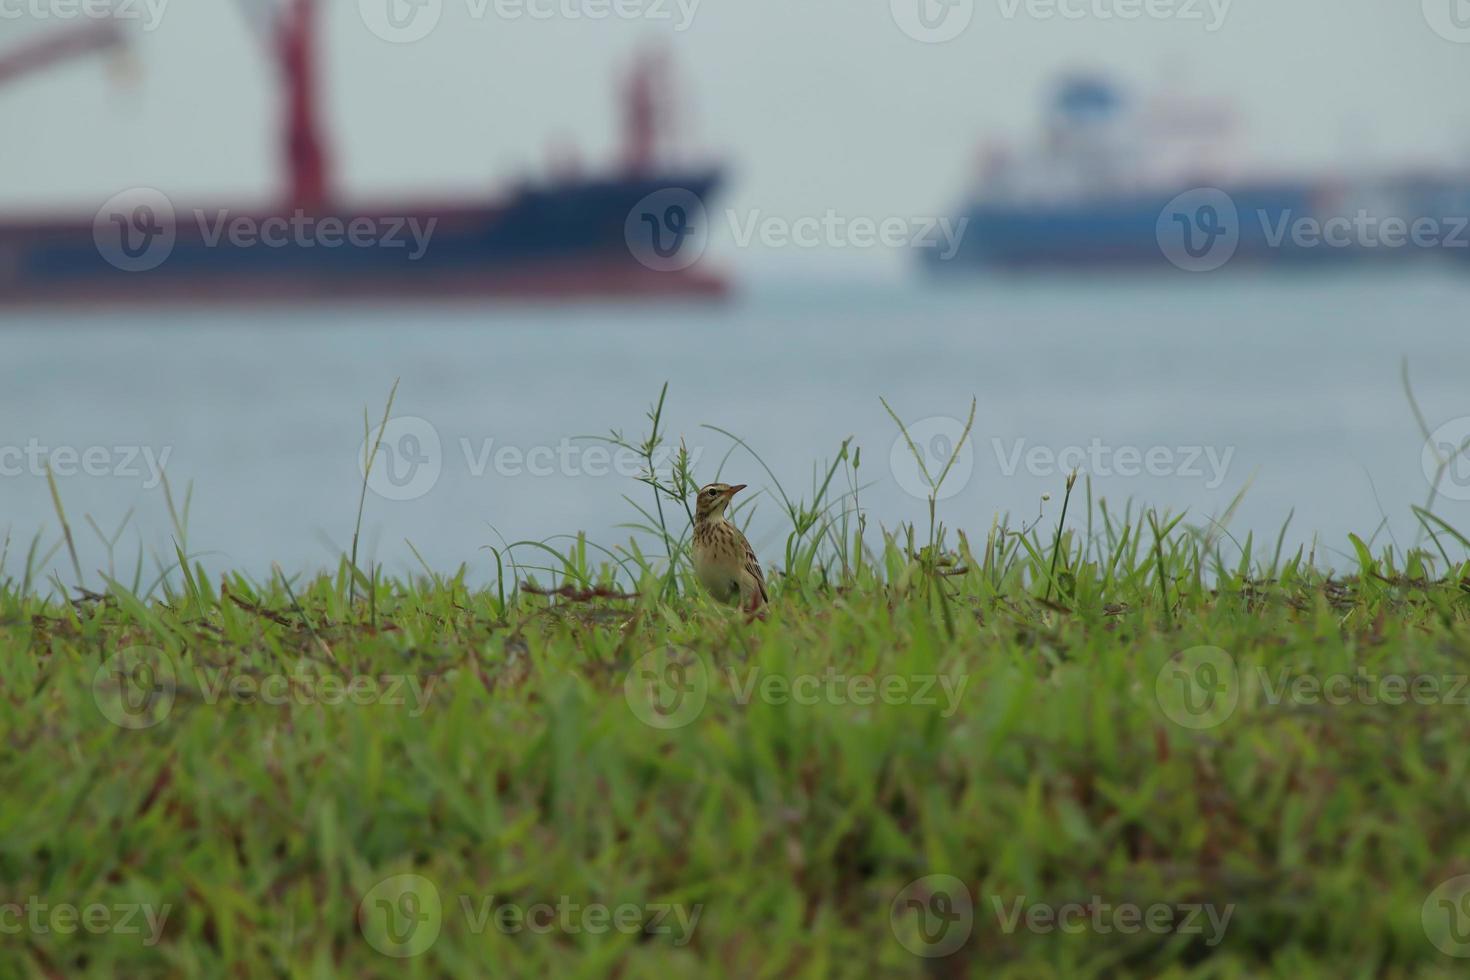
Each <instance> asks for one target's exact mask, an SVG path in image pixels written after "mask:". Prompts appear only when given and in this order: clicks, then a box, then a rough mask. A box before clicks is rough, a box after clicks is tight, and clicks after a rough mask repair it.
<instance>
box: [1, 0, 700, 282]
mask: <svg viewBox="0 0 1470 980" xmlns="http://www.w3.org/2000/svg"><path fill="white" fill-rule="evenodd" d="M316 3H317V0H282V3H281V4H280V5H273V6H272V7H271V12H270V15H269V20H268V22H267V30H266V31H265V32H264V34H265V37H266V38H267V40H268V42H269V45H270V47H271V49H272V52H273V54H274V56H275V57H276V59H277V61H278V62H279V67H280V71H281V75H282V79H283V82H284V88H285V97H286V98H285V113H284V115H285V120H284V127H283V128H284V133H283V137H284V138H283V143H284V157H285V161H286V169H287V178H288V188H287V193H286V195H285V200H284V201H283V202H282V205H280V206H277V207H275V208H270V209H267V210H265V211H261V210H259V209H257V210H249V209H237V208H231V207H224V206H213V207H207V208H206V207H197V206H193V205H190V206H188V207H187V208H185V207H175V205H174V202H172V201H171V200H169V199H168V198H167V197H165V196H164V195H162V194H161V193H159V192H158V191H155V190H151V189H134V190H132V191H129V192H125V193H124V194H120V195H118V196H117V197H115V198H114V199H113V200H112V201H109V202H108V204H107V205H104V206H103V209H102V210H101V211H99V212H98V213H97V214H96V215H95V216H94V215H90V214H89V215H85V216H81V215H73V216H60V217H40V218H36V219H11V220H6V219H4V218H0V304H26V305H32V304H54V303H78V302H80V303H94V304H111V303H118V302H123V303H157V302H161V301H170V300H182V301H188V302H195V301H197V302H213V301H226V302H249V301H260V300H267V301H277V300H293V299H307V300H309V299H332V300H351V299H357V298H398V297H403V298H413V299H437V298H455V297H492V298H499V297H505V298H528V299H540V298H546V299H565V298H583V297H585V298H601V297H618V296H637V297H659V296H695V297H718V296H720V295H723V294H724V292H725V289H726V284H725V282H724V281H723V279H722V278H720V277H719V276H717V275H713V274H709V273H707V272H705V271H703V270H702V269H701V268H700V267H699V265H698V264H697V261H696V260H697V259H698V255H694V256H692V257H684V256H679V255H675V254H674V252H675V251H676V250H677V249H678V248H681V247H683V248H693V247H697V246H698V245H699V244H701V243H702V239H698V238H697V237H696V236H695V234H694V232H695V229H693V228H692V227H690V225H689V222H688V220H687V217H686V215H685V210H687V209H681V210H680V211H679V214H678V215H677V217H678V219H679V220H678V222H675V221H673V220H670V219H668V217H667V216H666V215H665V214H664V213H663V211H664V210H665V208H666V207H676V206H677V205H672V204H665V202H668V201H676V202H678V201H691V200H692V201H695V202H698V203H699V204H702V203H703V202H705V201H707V200H708V199H709V198H710V196H711V195H712V194H714V193H715V192H716V191H717V189H718V187H719V185H720V183H721V174H720V172H719V169H718V168H717V167H688V168H678V167H672V166H669V165H666V164H665V163H664V161H663V159H662V152H661V151H662V150H663V148H664V143H665V140H666V133H665V132H664V128H665V124H666V115H667V106H668V102H669V99H670V97H671V95H672V93H671V91H670V90H669V86H668V79H667V71H666V67H667V66H666V62H665V61H664V60H663V58H661V57H660V56H658V55H656V54H655V55H647V56H645V57H643V58H642V59H640V61H639V62H638V64H637V66H636V67H635V69H634V71H633V72H632V73H631V75H630V77H629V79H628V81H627V83H626V87H625V90H624V99H625V105H624V116H625V118H624V123H625V134H624V140H625V147H624V152H623V158H622V160H621V165H620V166H619V167H614V168H610V171H609V172H608V173H606V174H602V175H589V176H579V175H571V174H559V175H556V176H550V177H547V178H545V179H543V180H540V181H536V182H527V183H525V184H523V185H521V186H518V187H517V188H515V189H514V190H513V191H511V192H509V193H507V194H506V195H505V196H504V197H503V198H502V199H499V200H485V201H472V202H450V203H441V204H432V203H427V202H418V203H415V202H402V203H397V202H394V203H379V204H376V205H373V206H370V207H360V206H356V205H347V204H343V203H341V202H339V201H338V200H337V198H336V196H335V195H334V194H333V192H332V188H331V182H330V179H329V168H328V164H327V156H328V154H327V153H326V151H325V149H324V141H323V139H322V136H321V131H320V127H319V125H318V119H317V102H318V99H317V86H316V77H315V62H316V46H315V40H316V37H315V21H316ZM125 41H126V37H125V35H124V33H123V31H122V29H121V27H120V26H119V24H118V23H117V22H116V21H115V20H112V19H105V20H101V21H94V22H92V23H90V24H88V25H86V26H84V27H81V28H79V29H72V30H69V31H65V32H62V33H59V34H55V35H51V36H49V37H46V38H44V39H43V40H42V41H40V42H39V43H33V44H30V45H27V46H25V47H23V48H20V49H18V50H15V51H13V52H11V53H10V54H9V55H8V56H5V57H0V84H4V83H5V82H6V81H8V80H10V79H13V78H15V77H18V76H20V75H24V74H28V73H30V72H31V71H34V70H37V69H40V68H44V67H48V66H50V65H53V64H55V63H57V62H60V61H63V60H67V59H70V58H75V57H78V56H82V55H86V54H89V53H94V52H100V51H106V50H108V49H117V48H121V47H122V46H123V45H124V44H125ZM650 196H651V197H650ZM640 202H644V204H643V205H642V206H640ZM650 202H651V203H650ZM635 209H636V210H640V211H641V210H650V211H651V213H650V214H646V215H640V214H635ZM664 224H667V225H668V226H669V229H668V230H670V231H671V232H676V233H677V234H671V236H670V238H669V239H668V240H667V241H665V240H661V239H659V238H658V237H657V236H659V235H660V234H661V232H662V231H663V230H664V229H663V228H662V227H661V226H662V225H664ZM242 227H243V228H247V229H250V230H251V234H248V235H245V236H241V235H239V234H236V233H235V232H234V231H233V230H232V229H237V228H242ZM639 235H642V236H643V237H650V236H653V237H654V240H653V241H652V242H651V243H641V242H639V241H638V240H637V236H639ZM671 255H672V256H673V257H672V258H671Z"/></svg>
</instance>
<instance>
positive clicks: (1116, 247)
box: [921, 184, 1467, 274]
mask: <svg viewBox="0 0 1470 980" xmlns="http://www.w3.org/2000/svg"><path fill="white" fill-rule="evenodd" d="M1181 195H1182V196H1181ZM1458 196H1459V197H1460V198H1461V199H1460V200H1459V201H1455V200H1453V199H1454V198H1455V197H1457V195H1456V194H1454V193H1451V192H1449V191H1446V190H1444V189H1440V190H1436V191H1432V192H1427V193H1416V194H1414V195H1410V196H1408V197H1406V198H1405V199H1404V201H1405V202H1408V203H1403V202H1401V206H1399V207H1397V208H1396V209H1395V211H1394V213H1395V214H1396V215H1399V216H1400V217H1401V218H1402V219H1403V220H1404V221H1405V223H1410V222H1412V221H1413V220H1415V219H1416V218H1418V217H1423V216H1430V217H1434V218H1435V219H1436V221H1437V227H1438V228H1439V229H1440V232H1441V238H1443V237H1444V236H1445V235H1448V234H1449V233H1450V232H1452V231H1453V230H1454V227H1453V224H1452V222H1453V215H1464V214H1466V213H1467V212H1466V210H1465V208H1464V204H1465V201H1464V199H1463V195H1458ZM1220 197H1221V194H1220V192H1215V193H1214V194H1212V195H1210V196H1209V197H1204V196H1201V195H1200V194H1199V192H1194V191H1190V192H1183V191H1181V192H1177V193H1176V192H1169V193H1158V194H1150V195H1137V196H1128V197H1118V198H1115V199H1106V200H1101V199H1100V200H1089V201H1086V202H1069V203H1062V204H1054V205H1032V204H1025V205H1022V204H1014V205H1011V204H994V203H980V204H976V205H973V206H971V207H970V208H969V209H967V210H966V211H964V212H963V213H962V214H961V219H962V220H964V221H965V227H964V230H963V233H962V235H961V240H960V245H959V246H958V248H957V249H955V250H954V252H953V254H951V255H945V254H944V251H943V246H942V245H939V246H930V247H924V248H923V249H922V252H921V257H922V259H923V262H924V264H925V266H926V267H927V268H928V269H929V270H930V271H932V272H934V273H936V274H943V273H973V272H975V271H977V270H984V269H996V270H1005V269H1013V270H1015V269H1033V268H1048V267H1051V268H1086V267H1125V268H1138V269H1159V270H1172V269H1175V268H1179V267H1183V268H1197V269H1210V268H1215V267H1219V266H1223V265H1226V264H1228V265H1230V266H1251V265H1254V266H1262V265H1292V266H1302V265H1324V264H1338V263H1342V262H1352V261H1366V260H1383V259H1403V258H1407V257H1410V256H1414V255H1419V256H1422V255H1424V254H1426V253H1430V252H1434V253H1436V254H1439V253H1443V252H1444V251H1445V249H1444V248H1442V247H1440V246H1441V244H1442V242H1441V241H1440V240H1436V242H1435V243H1434V244H1433V245H1430V246H1428V247H1424V246H1421V245H1416V244H1414V243H1413V242H1412V241H1406V242H1404V243H1403V244H1402V245H1400V246H1396V247H1388V246H1383V245H1378V246H1376V247H1374V246H1372V245H1368V246H1365V245H1364V244H1363V243H1362V242H1361V241H1358V240H1357V239H1356V238H1354V237H1353V236H1354V235H1355V233H1353V232H1346V234H1347V235H1348V240H1346V241H1335V242H1334V243H1326V242H1323V241H1321V240H1319V239H1314V238H1312V236H1311V235H1310V234H1308V235H1307V236H1306V238H1305V239H1303V238H1302V237H1300V236H1299V235H1298V233H1297V230H1298V229H1299V228H1301V227H1303V225H1302V222H1303V219H1309V221H1310V222H1312V223H1314V224H1315V226H1316V227H1321V226H1323V225H1324V224H1325V223H1326V222H1328V221H1330V220H1332V219H1334V218H1336V219H1339V224H1340V221H1341V219H1343V218H1348V219H1351V218H1352V217H1353V215H1354V214H1355V213H1356V210H1357V209H1356V208H1350V207H1348V206H1347V205H1345V203H1344V201H1345V199H1346V195H1344V194H1342V193H1341V192H1340V191H1337V190H1334V191H1327V190H1325V189H1323V188H1319V187H1317V186H1313V185H1308V184H1281V185H1260V186H1253V187H1246V188H1231V189H1229V190H1228V191H1226V192H1224V195H1223V197H1224V198H1225V199H1226V200H1227V201H1228V203H1229V205H1230V206H1232V207H1233V213H1231V211H1230V208H1228V207H1221V206H1216V205H1217V201H1218V199H1219V198H1220ZM1452 205H1458V206H1457V207H1456V206H1452ZM1446 220H1448V221H1450V222H1451V223H1450V224H1446V223H1445V222H1446ZM1307 227H1308V230H1309V231H1310V227H1311V226H1307ZM1338 231H1340V232H1342V231H1343V229H1342V228H1341V227H1339V228H1338ZM1340 238H1341V235H1339V239H1340ZM1227 251H1228V255H1227V254H1226V252H1227ZM1212 252H1213V253H1214V254H1213V255H1212V254H1211V253H1212ZM1217 262H1218V265H1217V264H1216V263H1217Z"/></svg>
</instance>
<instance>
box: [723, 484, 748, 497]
mask: <svg viewBox="0 0 1470 980" xmlns="http://www.w3.org/2000/svg"><path fill="white" fill-rule="evenodd" d="M745 487H746V484H744V483H737V484H735V485H734V486H733V487H731V488H730V489H729V490H727V491H725V496H727V497H733V496H735V495H736V494H737V493H739V492H740V491H741V490H744V489H745Z"/></svg>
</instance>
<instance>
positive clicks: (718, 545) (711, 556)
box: [692, 483, 766, 612]
mask: <svg viewBox="0 0 1470 980" xmlns="http://www.w3.org/2000/svg"><path fill="white" fill-rule="evenodd" d="M744 489H745V484H743V483H737V484H735V485H734V486H731V485H729V484H728V483H711V484H709V485H708V486H704V487H700V489H699V496H698V497H697V498H696V500H695V505H694V545H693V548H692V551H693V553H694V574H695V575H696V576H697V577H698V578H699V582H700V584H701V585H703V586H704V587H705V588H706V589H708V590H709V593H710V595H712V596H714V597H715V598H716V599H719V600H720V601H721V602H731V601H732V600H734V599H735V598H737V597H738V598H739V599H740V605H741V606H743V607H744V608H745V609H747V610H749V611H751V612H754V611H755V610H757V609H759V608H760V607H761V606H763V605H765V604H766V578H765V576H764V575H762V574H761V563H760V562H759V561H757V560H756V557H755V551H753V550H752V549H751V547H750V542H749V541H747V540H745V535H743V534H741V533H740V528H738V527H736V526H735V525H734V524H731V523H730V521H729V520H728V519H727V518H726V517H725V509H726V508H727V507H729V506H730V500H731V498H732V497H734V496H735V495H736V494H737V493H739V492H740V491H741V490H744Z"/></svg>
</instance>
